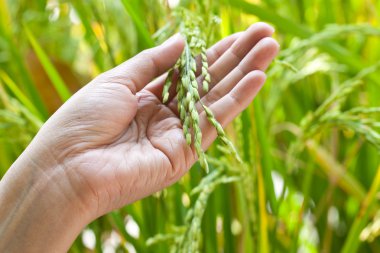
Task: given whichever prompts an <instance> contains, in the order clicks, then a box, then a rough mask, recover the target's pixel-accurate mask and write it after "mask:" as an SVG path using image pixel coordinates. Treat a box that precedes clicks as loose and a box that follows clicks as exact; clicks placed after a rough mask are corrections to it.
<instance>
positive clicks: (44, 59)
mask: <svg viewBox="0 0 380 253" xmlns="http://www.w3.org/2000/svg"><path fill="white" fill-rule="evenodd" d="M24 30H25V33H26V36H27V38H28V40H29V42H30V44H31V45H32V47H33V50H34V52H35V53H36V55H37V57H38V59H39V61H40V63H41V65H42V67H43V68H44V70H45V71H46V74H47V75H48V76H49V78H50V81H51V82H52V83H53V85H54V88H55V90H56V91H57V93H58V95H59V97H60V98H61V100H62V101H63V102H64V101H66V100H68V99H69V98H70V96H71V93H70V91H69V89H68V88H67V86H66V85H65V83H64V81H63V80H62V78H61V77H60V75H59V73H58V71H57V70H56V69H55V67H54V65H53V64H52V63H51V61H50V60H49V57H48V56H47V55H46V53H45V51H44V50H43V49H42V47H41V46H40V45H39V44H38V42H37V40H36V38H35V37H34V35H33V34H32V32H31V31H30V30H29V28H28V27H27V26H24Z"/></svg>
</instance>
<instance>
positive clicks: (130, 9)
mask: <svg viewBox="0 0 380 253" xmlns="http://www.w3.org/2000/svg"><path fill="white" fill-rule="evenodd" d="M121 3H122V4H123V6H124V8H125V10H126V11H127V13H128V14H129V16H130V17H131V19H132V20H133V23H134V24H135V26H136V28H137V33H138V35H139V42H140V43H141V46H142V49H144V48H149V47H153V46H154V41H153V39H152V38H151V36H150V33H149V31H148V29H147V28H146V26H145V24H144V19H143V18H142V17H141V16H140V15H139V14H138V12H137V11H136V6H135V5H134V4H133V1H131V0H121Z"/></svg>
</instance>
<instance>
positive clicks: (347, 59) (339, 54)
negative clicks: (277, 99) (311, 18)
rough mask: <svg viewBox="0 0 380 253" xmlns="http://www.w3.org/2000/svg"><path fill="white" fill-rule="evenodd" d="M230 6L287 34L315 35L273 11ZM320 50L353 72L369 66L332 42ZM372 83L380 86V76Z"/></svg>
mask: <svg viewBox="0 0 380 253" xmlns="http://www.w3.org/2000/svg"><path fill="white" fill-rule="evenodd" d="M223 1H224V2H226V3H227V4H228V5H230V6H232V7H234V8H238V9H240V10H243V11H244V12H245V13H247V14H252V15H255V16H257V17H258V18H260V19H262V20H263V21H268V22H271V23H273V24H274V25H275V26H276V27H277V28H279V30H281V31H283V32H286V33H288V34H292V35H295V36H297V37H300V38H308V37H310V36H312V35H313V32H312V31H311V30H309V29H307V28H306V27H304V26H302V25H300V24H297V23H295V22H293V21H291V20H289V19H286V18H284V17H282V16H280V15H277V14H276V13H275V12H273V11H271V10H267V9H265V8H262V7H260V6H258V5H256V4H251V3H248V2H246V1H243V0H234V1H230V0H223ZM318 46H319V48H321V49H322V50H324V51H325V52H327V53H328V54H330V55H331V56H333V57H334V58H335V59H337V60H338V61H340V62H342V63H344V64H347V65H348V66H349V67H351V69H352V70H353V71H356V72H358V71H360V70H362V69H363V67H365V66H367V65H368V64H365V63H364V62H363V61H362V60H361V59H360V58H359V57H357V56H356V55H354V54H352V53H351V52H350V51H349V50H347V49H345V48H343V47H341V46H340V45H338V44H336V43H335V42H332V41H323V42H322V41H321V43H320V44H318ZM370 79H371V81H373V82H374V83H376V84H378V85H380V74H378V73H374V74H372V75H371V77H370Z"/></svg>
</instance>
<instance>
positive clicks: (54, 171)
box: [0, 23, 278, 240]
mask: <svg viewBox="0 0 380 253" xmlns="http://www.w3.org/2000/svg"><path fill="white" fill-rule="evenodd" d="M272 33H273V29H272V28H271V27H270V26H268V25H266V24H263V23H257V24H254V25H252V26H251V27H250V28H249V29H248V30H246V31H245V32H242V33H238V34H235V35H232V36H230V37H228V38H225V39H224V40H222V41H220V42H218V43H217V44H216V45H214V46H213V47H211V48H210V49H209V50H208V51H207V55H208V61H209V66H210V68H209V72H210V74H211V84H210V91H209V92H208V93H207V94H204V93H202V92H200V94H201V97H202V101H203V103H204V104H205V105H207V106H208V107H209V108H210V109H211V110H212V111H213V112H214V115H215V117H216V119H217V120H218V121H219V122H220V123H221V124H222V125H223V126H225V125H226V124H228V123H229V122H230V121H231V120H232V119H234V118H235V117H236V116H237V115H238V114H239V113H240V112H241V111H242V110H243V109H245V108H246V107H247V106H248V105H249V103H250V102H251V101H252V99H253V98H254V97H255V95H256V94H257V92H258V91H259V90H260V88H261V87H262V85H263V83H264V81H265V74H264V73H263V72H262V71H264V70H265V69H266V68H267V66H268V65H269V64H270V62H271V61H272V59H273V58H274V57H275V55H276V54H277V51H278V44H277V43H276V42H275V40H273V39H272V38H270V36H271V35H272ZM183 47H184V41H183V39H182V38H181V37H180V36H178V35H177V36H174V37H172V38H171V39H169V40H168V41H166V42H165V43H164V44H163V45H161V46H158V47H155V48H152V49H148V50H146V51H144V52H142V53H140V54H139V55H137V56H136V57H134V58H132V59H130V60H129V61H126V62H125V63H123V64H121V65H119V66H117V67H116V68H114V69H112V70H109V71H107V72H105V73H103V74H101V75H100V76H98V77H97V78H95V79H94V80H93V81H92V82H90V83H89V84H88V85H86V86H85V87H84V88H82V89H81V90H80V91H78V92H77V93H76V94H75V95H74V96H73V97H72V98H70V99H69V100H68V101H67V102H66V103H65V104H64V105H63V106H62V107H61V108H60V109H59V110H58V111H57V112H56V113H55V114H54V115H53V116H52V117H51V118H50V119H49V120H48V121H47V122H46V124H45V125H44V126H43V127H42V128H41V130H40V132H39V133H38V134H37V136H36V137H35V139H34V140H33V142H32V143H31V145H30V146H29V147H28V148H27V149H26V151H25V152H24V154H23V155H22V156H21V157H20V158H19V160H18V161H17V162H16V163H15V166H14V168H11V170H10V172H9V173H7V175H6V176H5V177H4V179H5V180H3V181H4V182H2V183H3V185H5V184H6V183H7V181H8V183H9V182H11V181H12V180H14V177H16V176H17V175H19V174H20V173H24V172H21V170H22V169H21V168H24V169H23V170H26V169H25V168H28V170H33V171H35V172H36V171H38V173H42V175H44V177H46V178H48V179H49V180H50V181H49V182H50V183H52V182H54V185H50V186H49V185H48V184H47V183H46V182H45V183H44V184H42V183H39V185H43V187H40V188H38V187H37V192H39V191H50V190H49V189H51V188H52V187H53V188H54V192H59V193H60V194H55V195H54V196H60V198H62V199H60V201H62V203H70V205H69V206H70V207H74V209H75V212H76V213H77V216H80V217H84V218H83V221H82V223H83V224H82V226H84V225H86V223H88V222H90V221H91V220H93V219H95V218H96V217H98V216H100V215H103V214H105V213H107V212H109V211H111V210H113V209H116V208H119V207H121V206H124V205H126V204H128V203H131V202H133V201H136V200H138V199H141V198H143V197H145V196H147V195H149V194H151V193H154V192H156V191H158V190H160V189H163V188H164V187H167V186H169V185H171V184H172V183H174V182H176V181H177V180H178V179H180V178H181V177H182V176H183V175H184V174H185V173H186V172H187V171H188V169H189V168H190V167H191V165H192V164H194V163H195V161H196V159H197V157H196V154H195V152H194V149H193V148H192V147H189V146H188V145H187V144H186V140H185V139H184V136H183V132H182V126H181V122H180V120H179V118H178V115H177V111H176V108H177V106H176V98H175V95H174V94H172V95H171V97H170V101H169V103H168V104H163V103H162V98H161V92H162V86H163V82H164V80H165V76H161V77H159V78H157V79H156V77H158V76H160V75H164V73H165V72H166V71H167V70H168V69H169V68H171V67H172V66H173V65H174V64H175V62H176V60H177V59H178V57H179V56H180V55H181V52H182V49H183ZM197 108H198V109H199V112H200V126H201V129H202V135H203V140H202V147H203V149H207V147H208V146H209V145H210V144H211V143H212V142H213V141H214V140H215V138H216V131H215V129H214V128H213V126H212V125H210V124H209V123H208V121H207V118H206V116H205V113H202V110H201V107H200V106H197ZM12 170H13V171H12ZM38 175H39V174H38ZM37 181H38V180H37ZM57 181H59V183H57ZM20 184H21V183H20ZM46 198H47V197H46ZM51 201H52V202H54V199H52V200H51ZM49 203H50V202H49ZM0 213H1V208H0ZM76 230H78V229H76ZM72 237H73V236H71V237H70V238H72ZM74 238H75V236H74ZM68 240H69V239H68Z"/></svg>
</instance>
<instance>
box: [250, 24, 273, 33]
mask: <svg viewBox="0 0 380 253" xmlns="http://www.w3.org/2000/svg"><path fill="white" fill-rule="evenodd" d="M257 30H260V31H262V32H263V33H265V34H266V35H267V36H271V35H272V34H273V33H274V31H275V29H274V28H273V26H271V25H269V24H267V23H265V22H257V23H254V24H252V25H251V26H250V27H248V29H247V31H249V32H250V31H257Z"/></svg>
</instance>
